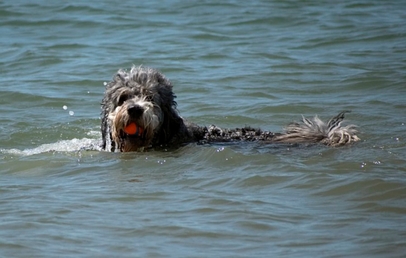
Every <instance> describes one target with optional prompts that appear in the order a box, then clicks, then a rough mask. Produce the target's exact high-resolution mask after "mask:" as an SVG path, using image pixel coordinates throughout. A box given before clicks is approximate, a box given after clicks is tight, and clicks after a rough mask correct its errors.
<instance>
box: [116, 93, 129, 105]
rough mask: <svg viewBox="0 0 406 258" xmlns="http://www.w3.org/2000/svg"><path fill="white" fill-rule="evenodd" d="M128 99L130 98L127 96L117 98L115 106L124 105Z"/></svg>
mask: <svg viewBox="0 0 406 258" xmlns="http://www.w3.org/2000/svg"><path fill="white" fill-rule="evenodd" d="M129 98H130V97H129V96H128V95H121V96H120V98H118V103H117V105H118V106H121V105H123V103H124V102H125V101H126V100H127V99H129Z"/></svg>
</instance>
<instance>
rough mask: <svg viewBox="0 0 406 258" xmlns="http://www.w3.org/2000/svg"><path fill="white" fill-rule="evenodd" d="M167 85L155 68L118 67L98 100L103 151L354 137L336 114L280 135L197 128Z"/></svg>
mask: <svg viewBox="0 0 406 258" xmlns="http://www.w3.org/2000/svg"><path fill="white" fill-rule="evenodd" d="M175 97H176V96H175V95H174V93H173V92H172V84H171V83H170V81H169V80H168V79H166V78H165V76H164V75H163V74H161V73H160V72H158V71H157V70H154V69H151V68H144V67H133V68H132V69H131V70H130V71H129V72H127V71H125V70H119V71H118V72H117V74H116V75H115V76H114V78H113V80H112V81H111V82H109V83H108V84H107V85H106V92H105V95H104V98H103V101H102V124H101V131H102V137H103V143H102V148H103V149H104V150H107V151H113V152H114V151H121V152H130V151H144V150H146V149H150V148H162V147H177V146H180V145H182V144H187V143H191V142H197V143H212V142H234V141H261V142H265V143H323V144H325V145H328V146H341V145H346V144H349V143H351V142H355V141H358V140H359V138H358V137H357V136H356V132H357V131H356V129H355V126H354V125H347V126H345V127H342V126H341V122H342V120H343V119H344V114H345V113H346V112H348V111H345V112H341V113H340V114H338V115H337V116H335V117H333V118H332V119H330V121H329V122H328V123H327V124H326V123H324V122H323V121H321V120H320V119H319V118H318V117H317V116H316V117H314V118H313V119H307V118H304V117H303V119H302V121H301V122H300V123H291V124H289V125H288V126H287V127H286V128H285V130H284V132H283V133H272V132H269V131H262V130H260V129H254V128H251V127H244V128H236V129H222V128H219V127H217V126H215V125H211V126H209V127H205V126H198V125H196V124H193V123H189V122H188V121H186V120H185V119H183V118H182V117H181V116H180V115H179V113H178V111H177V109H176V102H175V100H174V99H175Z"/></svg>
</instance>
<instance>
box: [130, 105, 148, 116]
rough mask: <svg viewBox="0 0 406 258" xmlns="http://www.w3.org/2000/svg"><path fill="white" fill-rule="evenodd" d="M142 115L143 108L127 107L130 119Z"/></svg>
mask: <svg viewBox="0 0 406 258" xmlns="http://www.w3.org/2000/svg"><path fill="white" fill-rule="evenodd" d="M142 113H144V108H143V107H141V106H139V105H133V106H130V107H128V114H130V116H132V117H140V116H141V115H142Z"/></svg>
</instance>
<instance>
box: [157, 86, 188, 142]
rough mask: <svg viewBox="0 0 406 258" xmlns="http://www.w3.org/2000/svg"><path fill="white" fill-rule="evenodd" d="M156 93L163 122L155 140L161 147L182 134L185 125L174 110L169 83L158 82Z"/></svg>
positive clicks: (174, 103) (173, 96)
mask: <svg viewBox="0 0 406 258" xmlns="http://www.w3.org/2000/svg"><path fill="white" fill-rule="evenodd" d="M157 92H158V94H159V96H160V100H161V105H160V108H161V110H162V113H163V122H162V125H161V127H160V130H159V132H158V133H157V134H156V135H157V137H158V139H156V140H158V142H159V144H161V145H162V144H167V143H169V142H171V141H172V140H173V138H174V137H176V135H178V134H179V133H181V132H182V130H183V128H184V127H185V125H184V122H183V119H182V118H181V117H180V116H179V113H178V111H177V109H176V106H177V103H176V101H175V98H176V96H175V94H174V93H173V91H172V85H171V84H170V82H169V81H167V80H164V81H159V85H158V89H157Z"/></svg>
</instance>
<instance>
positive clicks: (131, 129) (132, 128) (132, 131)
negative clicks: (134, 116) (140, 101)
mask: <svg viewBox="0 0 406 258" xmlns="http://www.w3.org/2000/svg"><path fill="white" fill-rule="evenodd" d="M124 132H125V133H126V134H128V135H131V136H141V135H142V134H143V132H144V129H143V128H142V127H141V126H138V125H137V124H136V123H134V122H132V123H130V124H128V125H127V126H126V127H125V128H124Z"/></svg>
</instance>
